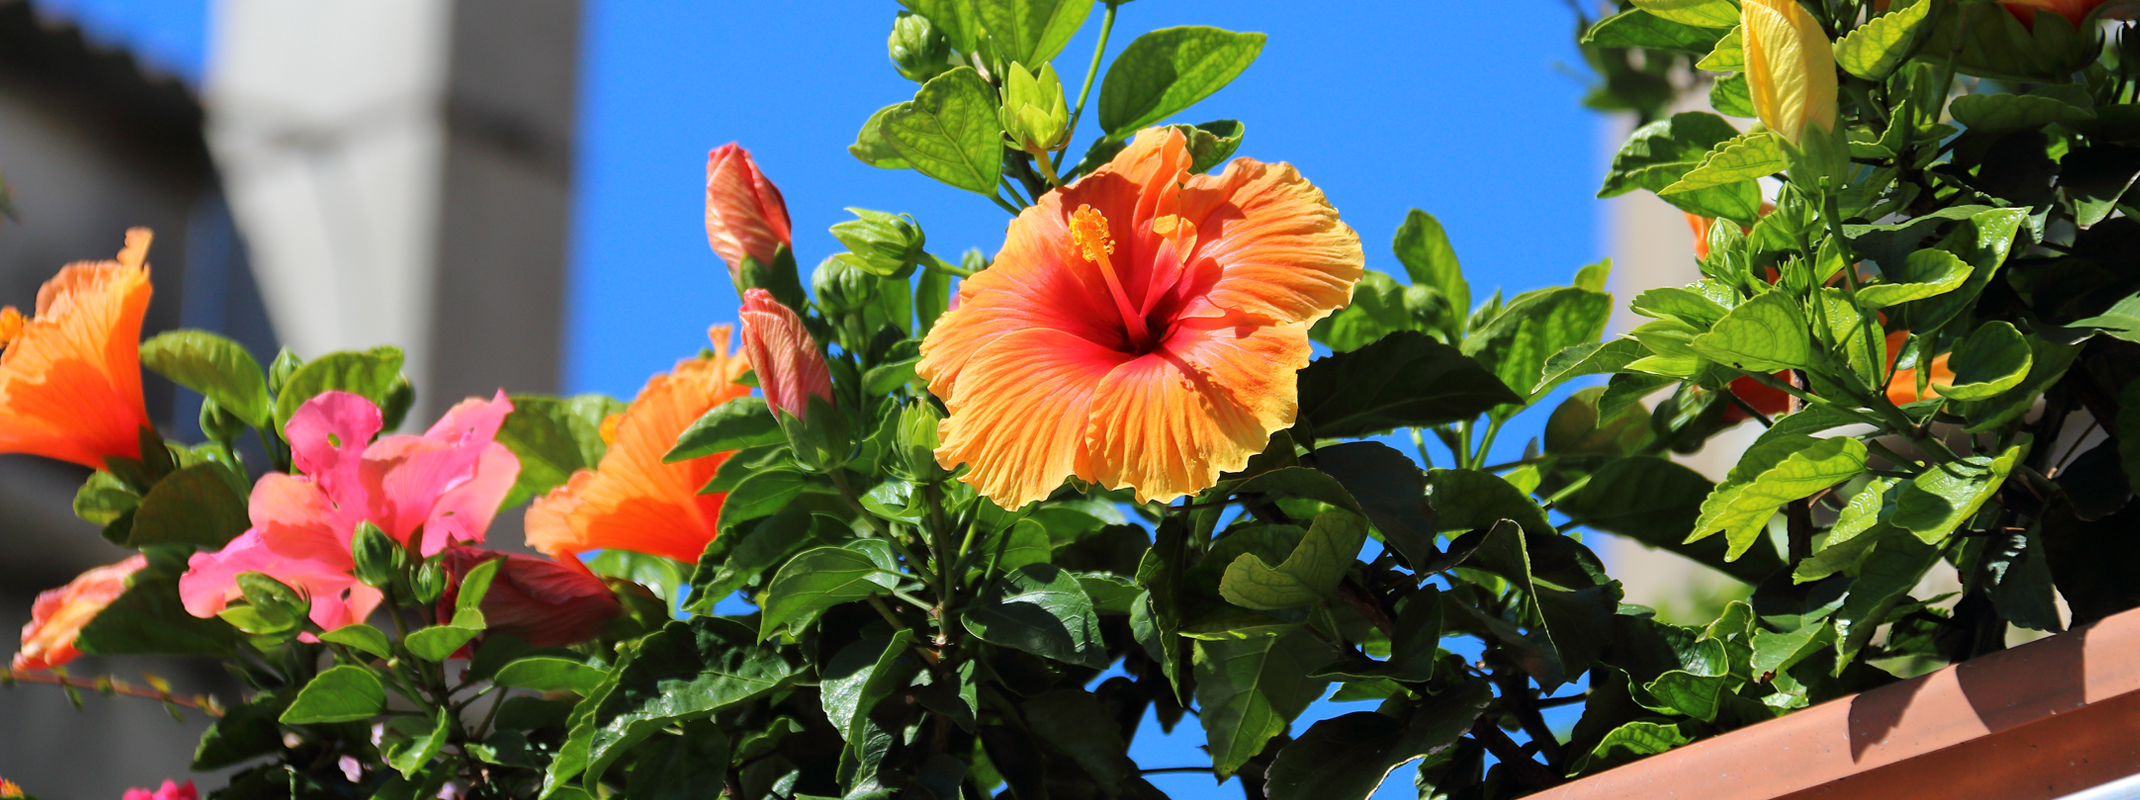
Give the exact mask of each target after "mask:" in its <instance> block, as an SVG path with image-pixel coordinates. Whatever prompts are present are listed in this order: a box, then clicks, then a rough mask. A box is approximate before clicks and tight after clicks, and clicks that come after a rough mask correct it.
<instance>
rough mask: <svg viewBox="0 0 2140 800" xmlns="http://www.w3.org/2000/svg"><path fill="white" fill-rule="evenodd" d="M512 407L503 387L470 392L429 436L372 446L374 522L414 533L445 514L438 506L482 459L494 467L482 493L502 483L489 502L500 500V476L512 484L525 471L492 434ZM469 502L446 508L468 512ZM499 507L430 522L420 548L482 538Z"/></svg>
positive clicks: (368, 470) (365, 470)
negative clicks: (485, 395)
mask: <svg viewBox="0 0 2140 800" xmlns="http://www.w3.org/2000/svg"><path fill="white" fill-rule="evenodd" d="M512 410H513V404H512V401H510V400H507V399H506V397H505V393H504V392H502V391H501V392H499V393H498V395H497V397H496V398H495V399H493V400H491V401H488V402H486V401H483V400H479V399H475V398H470V399H468V400H465V401H462V402H461V403H460V404H459V405H456V406H455V407H454V408H453V410H452V411H449V412H447V414H446V416H445V417H444V418H442V419H440V420H439V421H438V424H436V425H433V426H432V427H431V430H430V431H429V432H428V433H425V434H424V435H423V436H389V437H387V438H385V439H381V440H379V441H378V442H377V443H375V444H373V445H372V446H371V447H369V448H367V449H366V450H365V451H364V459H363V462H362V467H361V469H360V475H361V478H362V480H363V483H364V488H365V494H366V496H367V497H368V498H369V501H370V515H371V517H370V518H371V520H372V522H373V524H376V525H378V526H379V527H380V529H382V530H384V531H386V533H387V535H388V536H392V537H394V538H395V539H396V540H398V541H404V542H406V541H408V540H409V537H411V536H412V535H414V534H415V533H416V530H417V528H419V527H424V526H426V524H427V523H428V522H430V521H432V520H436V519H441V516H440V514H441V512H440V510H439V509H438V506H439V505H440V503H441V502H443V501H444V499H445V498H446V497H447V496H448V495H449V494H453V493H456V492H458V491H459V490H460V489H461V488H462V487H463V486H464V485H466V484H468V483H470V482H471V481H473V480H475V479H476V478H477V476H478V463H477V462H478V461H489V462H490V464H489V465H488V466H489V467H490V469H491V474H490V475H488V476H486V477H487V478H488V480H487V481H485V482H484V483H483V484H481V486H480V487H479V489H478V493H489V492H492V491H496V496H495V497H490V498H489V500H490V502H491V503H492V504H493V505H494V506H495V504H496V503H498V502H500V501H502V500H503V499H504V497H505V491H502V490H498V487H497V484H498V481H499V480H500V479H501V478H502V479H503V481H504V488H505V490H510V489H511V488H512V482H513V478H514V477H515V476H517V475H518V474H519V472H520V461H519V459H518V458H515V457H514V456H513V455H512V453H511V452H510V451H504V452H502V454H501V452H500V448H502V447H503V445H499V444H497V443H495V442H493V441H492V437H494V436H496V435H497V432H498V428H499V427H500V426H501V425H502V424H503V423H504V420H505V416H506V415H507V414H509V413H511V412H512ZM476 499H478V500H480V499H482V498H480V497H478V498H476ZM468 506H469V503H468V502H467V501H466V500H465V499H464V500H461V501H457V504H456V505H455V506H454V508H452V509H448V510H450V511H453V512H455V513H460V512H470V511H471V509H470V508H469V507H468ZM494 511H495V509H492V511H491V512H482V513H478V514H476V515H475V516H473V517H469V518H465V519H454V520H452V521H451V522H450V523H449V525H448V527H449V528H450V530H440V531H433V530H431V529H430V528H428V527H424V541H423V542H421V543H419V544H420V545H421V547H420V549H421V550H422V551H423V554H424V555H426V556H429V555H432V554H435V553H437V552H438V550H439V549H440V548H442V547H444V546H445V544H446V542H448V541H456V540H459V541H469V540H473V541H480V540H482V538H483V532H484V531H485V530H487V529H488V528H489V527H490V518H491V514H492V513H493V512H494ZM478 522H480V523H481V524H480V525H478V524H476V523H478Z"/></svg>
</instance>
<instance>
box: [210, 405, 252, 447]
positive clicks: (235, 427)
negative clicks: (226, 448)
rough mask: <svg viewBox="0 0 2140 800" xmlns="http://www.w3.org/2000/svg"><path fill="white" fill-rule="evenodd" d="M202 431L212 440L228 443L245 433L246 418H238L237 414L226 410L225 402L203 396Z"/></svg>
mask: <svg viewBox="0 0 2140 800" xmlns="http://www.w3.org/2000/svg"><path fill="white" fill-rule="evenodd" d="M201 433H204V434H207V436H208V438H209V439H210V440H211V441H217V442H222V443H223V444H226V445H227V444H230V443H231V442H232V441H234V440H236V439H237V438H238V436H239V435H240V434H243V433H245V420H242V419H238V417H237V415H235V414H232V413H230V412H229V411H228V410H225V409H224V408H223V404H222V403H218V402H216V401H215V398H213V397H209V398H203V399H202V400H201Z"/></svg>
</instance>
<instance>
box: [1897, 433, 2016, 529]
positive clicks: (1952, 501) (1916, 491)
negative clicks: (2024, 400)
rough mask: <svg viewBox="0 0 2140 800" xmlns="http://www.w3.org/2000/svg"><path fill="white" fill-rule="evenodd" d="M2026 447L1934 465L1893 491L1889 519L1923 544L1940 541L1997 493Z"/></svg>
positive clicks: (2011, 448)
mask: <svg viewBox="0 0 2140 800" xmlns="http://www.w3.org/2000/svg"><path fill="white" fill-rule="evenodd" d="M2025 449H2026V448H2024V447H2021V446H2019V445H2016V446H2014V447H2010V448H2007V450H2006V452H2004V453H2000V454H1999V457H1998V458H1992V457H1990V456H1970V457H1968V458H1964V459H1962V460H1960V461H1953V462H1949V463H1945V464H1937V465H1934V466H1933V467H1932V468H1931V469H1929V470H1926V471H1925V473H1924V474H1922V475H1919V476H1917V477H1916V478H1915V479H1913V480H1911V481H1910V482H1909V483H1908V484H1905V485H1903V487H1902V488H1901V489H1900V490H1899V491H1897V492H1896V498H1895V511H1894V513H1893V514H1892V515H1890V516H1889V517H1888V521H1889V522H1892V523H1894V525H1895V526H1896V527H1899V528H1902V529H1903V530H1907V531H1909V532H1910V533H1912V534H1915V535H1916V536H1917V538H1918V539H1919V540H1922V541H1923V542H1924V543H1925V544H1939V543H1940V542H1941V541H1944V540H1945V539H1946V538H1947V534H1949V533H1952V532H1954V529H1955V528H1957V527H1960V526H1961V524H1962V523H1964V522H1968V521H1969V518H1970V517H1972V516H1975V515H1976V513H1977V510H1978V509H1981V508H1983V507H1984V503H1985V502H1986V501H1989V500H1990V499H1991V496H1992V495H1994V494H1997V493H1998V491H1999V486H2000V485H2002V484H2004V483H2005V482H2006V476H2007V475H2008V474H2009V473H2011V472H2012V471H2013V469H2014V463H2015V462H2017V461H2020V460H2021V454H2022V453H2023V452H2024V450H2025Z"/></svg>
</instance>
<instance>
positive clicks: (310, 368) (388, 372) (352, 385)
mask: <svg viewBox="0 0 2140 800" xmlns="http://www.w3.org/2000/svg"><path fill="white" fill-rule="evenodd" d="M400 378H401V348H399V347H393V346H386V347H374V348H372V349H370V350H366V351H363V352H352V351H344V352H338V353H328V354H326V355H324V356H320V357H319V358H315V359H313V360H311V361H307V362H305V363H304V366H301V367H298V368H297V371H296V372H293V373H291V374H290V378H289V380H286V381H284V382H283V384H282V389H281V390H280V391H279V392H278V393H277V394H276V395H275V430H276V432H277V433H281V432H282V426H284V425H287V424H289V422H290V415H291V414H294V413H297V407H298V406H301V405H304V404H305V401H307V400H310V399H312V398H314V397H317V396H319V394H320V393H321V392H327V391H343V392H349V393H351V394H356V395H361V396H363V397H364V398H365V399H367V400H370V401H372V403H373V404H374V405H377V406H379V407H380V408H385V407H386V405H387V395H388V394H391V393H392V392H393V391H394V382H395V381H397V380H399V379H400ZM218 402H220V401H218Z"/></svg>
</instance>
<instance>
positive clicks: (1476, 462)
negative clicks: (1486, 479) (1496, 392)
mask: <svg viewBox="0 0 2140 800" xmlns="http://www.w3.org/2000/svg"><path fill="white" fill-rule="evenodd" d="M1507 422H1508V420H1505V419H1494V418H1492V417H1488V418H1487V419H1486V435H1485V436H1481V437H1479V447H1478V449H1477V450H1473V451H1472V452H1471V463H1470V465H1469V466H1470V468H1471V469H1480V468H1482V466H1483V465H1484V464H1485V463H1486V456H1487V454H1488V453H1490V452H1492V451H1493V448H1494V438H1495V437H1497V436H1500V435H1501V426H1502V425H1503V424H1505V423H1507Z"/></svg>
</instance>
